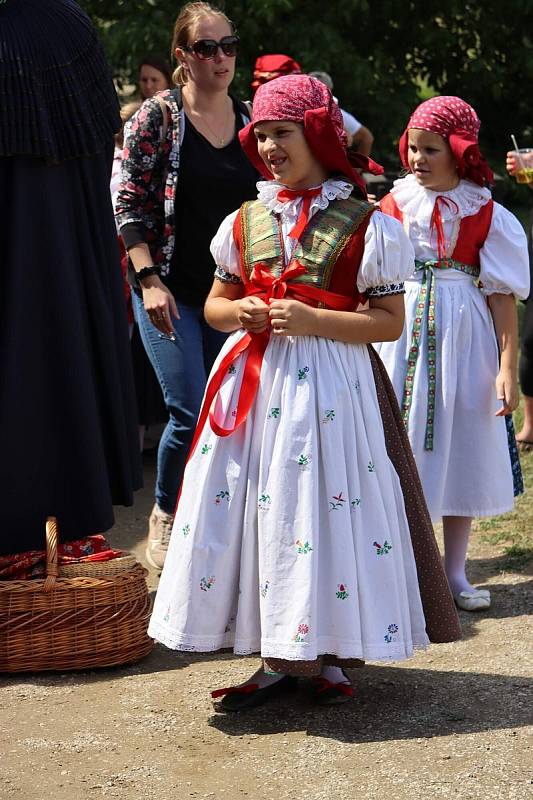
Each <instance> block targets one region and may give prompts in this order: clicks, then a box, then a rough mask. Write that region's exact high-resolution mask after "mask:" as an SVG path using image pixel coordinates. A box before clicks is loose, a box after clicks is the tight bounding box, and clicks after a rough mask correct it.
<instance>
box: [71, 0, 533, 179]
mask: <svg viewBox="0 0 533 800" xmlns="http://www.w3.org/2000/svg"><path fill="white" fill-rule="evenodd" d="M80 2H81V5H82V6H83V7H84V8H85V9H86V10H87V12H88V13H89V14H90V16H91V17H92V18H93V20H94V21H95V22H96V23H97V25H98V27H99V29H100V31H101V34H102V37H103V39H104V43H105V46H106V49H107V53H108V56H109V59H110V62H111V64H112V66H113V69H114V71H115V74H116V76H117V78H118V79H119V80H122V81H124V80H129V81H133V82H134V81H135V77H136V71H137V66H138V63H139V59H140V58H141V57H142V55H143V54H144V53H146V52H147V51H157V52H160V53H162V54H167V53H168V52H169V47H170V39H171V35H172V26H173V22H174V19H175V17H176V15H177V13H178V11H179V5H177V4H176V3H175V2H171V1H170V0H85V2H83V0H80ZM215 4H217V3H215ZM218 5H222V4H220V3H219V4H218ZM224 9H225V11H226V13H227V14H228V16H230V17H231V18H232V19H233V20H234V21H235V23H236V25H237V28H238V32H239V35H240V37H241V48H240V55H239V62H238V70H237V78H236V83H235V89H236V91H237V93H238V94H239V95H240V96H242V97H248V95H249V91H248V85H249V82H250V79H251V73H252V69H253V63H254V60H255V58H256V57H257V56H258V55H260V54H261V53H287V54H289V55H291V56H293V58H296V59H297V60H298V61H299V62H300V63H301V65H302V67H303V69H304V70H309V71H310V70H313V69H322V70H325V71H327V72H329V73H330V74H331V75H332V77H333V80H334V84H335V93H336V94H337V95H338V97H339V99H340V101H341V105H342V106H343V108H346V109H347V110H349V111H351V112H352V113H353V114H355V116H356V117H358V118H359V119H360V120H361V121H362V122H363V123H364V124H365V125H367V127H369V128H370V129H371V130H372V131H373V133H374V135H375V139H376V141H375V155H376V157H377V158H378V159H381V160H383V161H384V162H385V163H387V162H388V163H389V164H390V165H391V166H392V165H394V164H397V155H396V142H397V140H398V137H399V135H400V133H401V132H402V130H403V128H404V126H405V123H406V121H407V119H408V117H409V115H410V113H411V111H412V110H413V109H414V107H415V106H416V104H417V103H418V102H420V100H421V99H425V98H426V97H428V96H431V95H432V94H458V95H460V96H461V97H463V98H464V99H465V100H467V101H468V102H470V103H472V105H473V106H474V107H475V108H476V110H477V112H478V114H479V116H480V118H481V121H482V130H481V143H482V145H483V146H484V147H485V149H486V150H487V152H488V153H489V155H490V156H492V157H493V159H495V163H497V162H499V163H500V164H501V163H502V160H503V155H504V153H505V151H506V150H508V149H510V147H511V141H510V138H509V136H510V133H511V132H512V133H515V134H516V136H517V138H518V139H519V141H520V142H521V143H523V144H524V146H525V145H526V144H533V108H532V104H531V101H530V97H531V92H532V87H533V38H530V37H533V33H530V31H531V30H532V29H533V26H532V24H531V23H532V21H533V0H508V1H507V2H506V3H502V2H501V0H485V2H484V3H479V2H473V1H472V0H446V2H444V0H423V2H422V1H421V0H417V1H416V2H415V1H414V0H411V1H410V0H381V2H380V3H370V2H368V0H329V2H328V0H227V2H226V3H225V4H224Z"/></svg>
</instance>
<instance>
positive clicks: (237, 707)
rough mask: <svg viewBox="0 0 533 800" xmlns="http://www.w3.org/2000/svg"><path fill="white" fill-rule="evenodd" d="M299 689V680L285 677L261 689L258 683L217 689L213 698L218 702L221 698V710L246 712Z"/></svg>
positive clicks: (289, 676) (212, 694)
mask: <svg viewBox="0 0 533 800" xmlns="http://www.w3.org/2000/svg"><path fill="white" fill-rule="evenodd" d="M297 687H298V678H293V677H292V676H291V675H284V676H283V678H280V680H279V681H276V682H275V683H271V684H270V685H269V686H264V687H263V688H262V689H260V688H259V686H258V685H257V683H248V684H246V685H245V686H230V687H228V688H227V689H215V691H214V692H211V697H212V698H213V700H216V699H217V698H218V697H221V698H222V700H221V702H220V708H221V709H223V710H224V711H244V710H245V709H247V708H255V707H256V706H262V705H263V703H267V702H268V701H269V700H271V699H272V698H273V697H277V696H278V695H280V694H284V693H285V692H294V691H295V690H296V689H297Z"/></svg>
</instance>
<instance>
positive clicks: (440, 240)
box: [430, 194, 459, 264]
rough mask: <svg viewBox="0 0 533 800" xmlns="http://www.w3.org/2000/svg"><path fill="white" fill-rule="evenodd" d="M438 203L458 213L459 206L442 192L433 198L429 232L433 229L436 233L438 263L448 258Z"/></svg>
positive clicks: (444, 261) (442, 262) (443, 262)
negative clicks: (433, 203)
mask: <svg viewBox="0 0 533 800" xmlns="http://www.w3.org/2000/svg"><path fill="white" fill-rule="evenodd" d="M440 205H443V206H446V207H447V208H450V209H452V210H454V211H455V213H456V214H458V213H459V207H458V205H457V203H456V202H455V201H454V200H452V199H451V198H450V197H446V196H445V195H443V194H438V195H437V197H436V198H435V205H434V206H433V211H432V212H431V222H430V233H432V232H433V230H435V232H436V234H437V257H438V261H439V264H445V263H446V261H447V259H448V254H447V252H446V237H445V236H444V224H443V222H442V216H441V213H440V207H439V206H440Z"/></svg>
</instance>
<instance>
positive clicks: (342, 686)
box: [313, 675, 354, 697]
mask: <svg viewBox="0 0 533 800" xmlns="http://www.w3.org/2000/svg"><path fill="white" fill-rule="evenodd" d="M313 681H314V682H315V683H318V684H320V685H319V686H318V688H317V693H318V694H320V693H321V692H326V691H327V690H328V689H338V690H339V692H342V693H343V694H345V695H346V696H347V697H353V696H354V690H353V687H352V686H350V684H349V683H332V682H331V681H328V679H327V678H324V677H323V676H322V675H320V676H317V677H316V678H314V679H313Z"/></svg>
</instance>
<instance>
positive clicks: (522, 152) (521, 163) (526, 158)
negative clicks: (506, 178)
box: [511, 134, 533, 183]
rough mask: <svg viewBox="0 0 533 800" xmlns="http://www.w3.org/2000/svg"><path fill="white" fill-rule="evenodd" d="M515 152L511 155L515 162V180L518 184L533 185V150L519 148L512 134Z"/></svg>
mask: <svg viewBox="0 0 533 800" xmlns="http://www.w3.org/2000/svg"><path fill="white" fill-rule="evenodd" d="M511 139H512V140H513V145H514V150H513V151H512V153H511V155H512V156H513V157H514V160H515V164H516V166H515V170H514V173H513V175H514V179H515V181H516V182H517V183H533V148H531V147H518V144H517V142H516V139H515V137H514V136H513V134H511Z"/></svg>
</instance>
